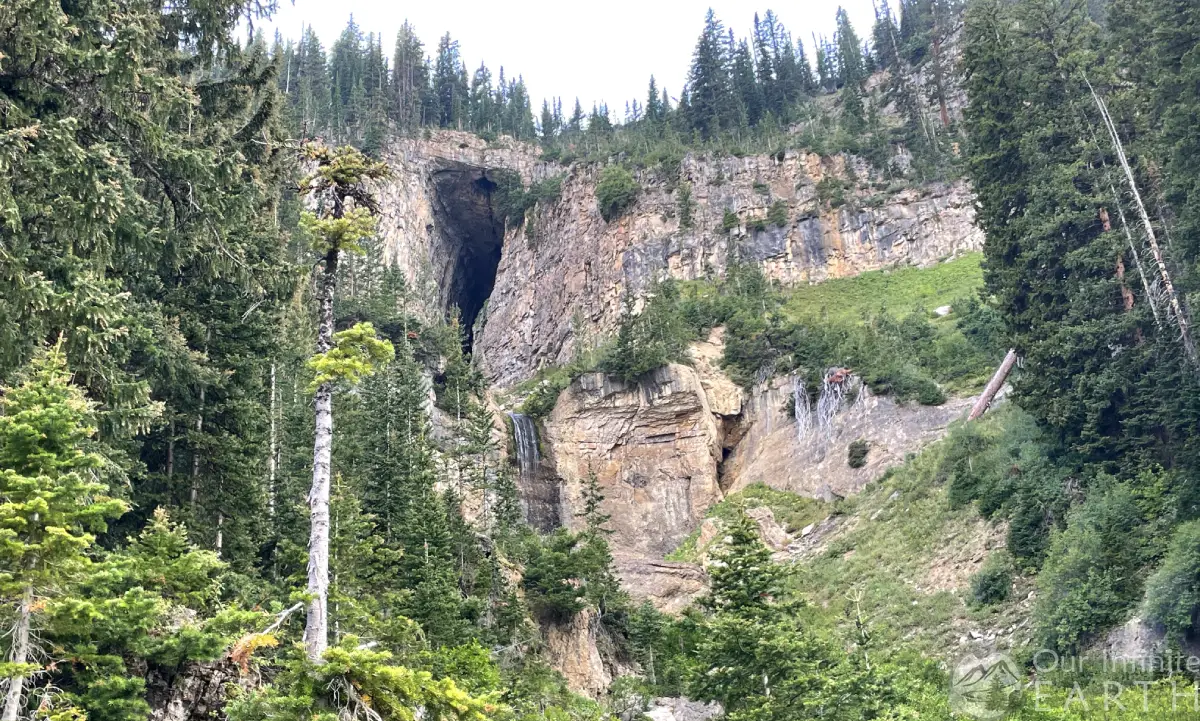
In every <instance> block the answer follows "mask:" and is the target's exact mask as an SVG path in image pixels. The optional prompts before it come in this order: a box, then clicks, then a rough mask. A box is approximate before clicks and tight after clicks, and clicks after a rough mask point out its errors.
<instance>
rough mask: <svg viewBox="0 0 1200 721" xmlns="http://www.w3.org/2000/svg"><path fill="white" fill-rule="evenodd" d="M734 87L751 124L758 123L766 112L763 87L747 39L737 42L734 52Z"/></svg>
mask: <svg viewBox="0 0 1200 721" xmlns="http://www.w3.org/2000/svg"><path fill="white" fill-rule="evenodd" d="M732 80H733V88H734V92H735V93H736V94H737V97H738V100H739V101H740V103H741V106H742V111H743V112H744V113H745V115H746V120H747V122H748V123H749V124H750V125H757V124H758V121H759V120H761V119H762V116H763V112H764V109H765V108H764V105H763V94H762V89H761V88H760V87H759V84H758V79H757V78H756V77H755V74H754V60H753V59H752V58H751V56H750V46H749V45H748V44H747V43H746V41H745V40H743V41H741V42H740V43H738V44H737V48H736V50H734V53H733V76H732Z"/></svg>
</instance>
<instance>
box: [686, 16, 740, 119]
mask: <svg viewBox="0 0 1200 721" xmlns="http://www.w3.org/2000/svg"><path fill="white" fill-rule="evenodd" d="M729 71H730V58H729V46H728V42H727V41H726V37H725V26H724V25H722V24H721V21H720V20H718V19H717V16H716V15H715V14H714V13H713V11H712V9H711V8H710V9H709V11H708V14H707V15H705V17H704V30H703V31H702V32H701V33H700V39H699V40H698V41H697V42H696V50H695V52H694V53H693V55H692V66H691V70H689V72H688V104H689V105H688V115H689V121H690V123H691V125H692V127H693V128H695V129H696V130H698V131H700V133H701V135H703V136H705V137H712V136H715V135H717V134H718V133H719V132H720V131H721V130H723V129H726V128H730V127H733V126H734V125H735V120H734V118H735V114H736V112H737V100H736V98H735V96H734V92H733V87H732V82H731V80H730V75H729Z"/></svg>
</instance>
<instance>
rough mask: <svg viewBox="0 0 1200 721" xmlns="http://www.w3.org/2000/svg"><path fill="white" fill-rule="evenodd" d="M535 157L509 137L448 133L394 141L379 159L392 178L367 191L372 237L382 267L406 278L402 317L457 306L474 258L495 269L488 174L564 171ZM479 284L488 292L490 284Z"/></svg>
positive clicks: (496, 242) (529, 175)
mask: <svg viewBox="0 0 1200 721" xmlns="http://www.w3.org/2000/svg"><path fill="white" fill-rule="evenodd" d="M540 154H541V150H540V149H539V148H538V147H537V146H534V145H530V144H528V143H520V142H517V141H514V140H511V139H509V138H501V139H499V140H498V141H495V142H493V143H489V142H487V141H485V140H483V139H482V138H480V137H478V136H476V135H472V134H470V133H463V132H457V131H452V130H437V131H433V132H430V133H429V134H428V135H426V136H421V137H416V138H401V139H397V140H396V141H395V142H394V143H393V144H392V145H391V146H389V148H388V150H387V152H386V153H385V156H384V160H386V161H387V164H388V167H389V169H390V171H391V173H390V175H389V177H388V178H387V179H386V180H384V181H381V182H380V183H379V185H378V187H376V188H375V189H374V190H375V194H376V196H377V198H378V200H379V205H380V218H379V238H380V241H381V246H382V250H383V257H382V261H383V262H384V263H386V264H388V265H391V266H393V267H396V268H399V269H400V270H401V271H403V273H404V275H405V279H406V281H407V283H408V290H409V292H410V293H411V294H412V297H411V298H409V299H407V300H408V301H409V311H411V312H418V313H422V314H424V315H426V316H429V317H432V316H433V315H435V314H440V313H442V312H444V311H445V310H446V309H447V308H448V307H449V306H450V304H452V303H456V302H459V301H460V300H461V297H462V295H463V294H464V292H467V291H469V290H471V288H469V287H468V286H470V285H471V284H472V283H475V282H477V281H480V279H478V278H476V277H474V276H475V275H476V274H475V273H474V272H473V270H474V269H473V268H472V267H471V266H470V261H471V260H472V259H473V257H474V256H477V255H480V254H486V253H494V254H495V258H494V259H493V260H491V261H490V262H491V263H492V267H493V269H494V267H495V263H496V262H498V260H499V254H500V244H501V242H502V240H503V233H504V228H503V227H499V228H498V229H497V228H495V227H494V226H493V223H494V221H495V217H494V214H493V211H492V207H491V202H490V190H491V186H490V185H489V183H491V182H492V181H491V179H490V178H489V173H493V174H494V172H495V171H497V170H510V171H514V172H516V173H518V174H520V175H521V177H522V178H524V179H525V180H526V181H532V180H538V179H541V178H545V177H547V176H550V175H555V174H558V173H561V172H563V169H562V168H561V167H560V166H557V165H554V164H551V163H545V162H542V161H541V160H540V159H539V156H540ZM497 232H498V234H497ZM464 250H465V251H466V252H464ZM348 262H349V263H351V264H353V262H354V261H353V260H350V261H348ZM359 262H361V261H359ZM349 275H350V278H349V285H350V288H349V290H350V292H351V293H353V292H355V291H356V285H357V275H356V274H355V273H354V272H353V270H351V271H350V273H349ZM480 282H482V283H483V285H484V286H486V290H487V291H488V292H490V289H491V279H483V280H482V281H480ZM484 299H486V293H485V294H484Z"/></svg>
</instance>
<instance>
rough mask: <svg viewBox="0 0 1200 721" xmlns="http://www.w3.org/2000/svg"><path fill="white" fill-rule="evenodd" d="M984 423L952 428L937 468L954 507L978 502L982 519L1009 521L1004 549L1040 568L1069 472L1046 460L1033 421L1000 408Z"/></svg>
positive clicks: (1063, 505) (1062, 509) (1063, 504)
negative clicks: (1000, 518)
mask: <svg viewBox="0 0 1200 721" xmlns="http://www.w3.org/2000/svg"><path fill="white" fill-rule="evenodd" d="M988 416H989V417H988V418H987V421H986V422H985V423H964V424H959V425H956V426H954V427H952V429H951V432H950V436H949V438H948V439H947V440H946V449H945V453H944V455H943V457H942V459H941V460H940V462H939V466H938V477H939V478H940V479H943V480H946V481H949V487H948V498H949V500H950V502H951V503H953V504H955V505H963V504H966V503H970V502H972V501H977V502H978V508H979V511H980V512H981V513H982V514H983V515H984V516H985V517H989V518H990V517H993V516H997V515H999V516H1002V517H1007V518H1009V530H1008V548H1009V551H1010V552H1011V553H1012V555H1013V556H1015V557H1016V559H1017V560H1018V561H1019V562H1021V563H1023V564H1026V565H1031V566H1037V565H1040V563H1041V560H1042V558H1043V556H1044V555H1045V553H1046V549H1047V544H1048V542H1049V537H1050V532H1051V530H1053V529H1054V528H1055V527H1056V526H1058V525H1060V524H1061V523H1062V521H1063V520H1064V519H1065V516H1066V512H1067V507H1068V505H1069V503H1070V500H1069V498H1067V497H1066V495H1065V488H1066V487H1067V485H1068V480H1069V478H1070V475H1071V474H1070V473H1069V469H1064V468H1060V467H1058V466H1057V465H1055V464H1054V463H1052V462H1051V461H1050V460H1049V459H1048V455H1049V446H1048V444H1047V442H1046V439H1045V438H1044V437H1043V435H1042V433H1041V431H1040V430H1039V429H1038V426H1037V424H1036V423H1035V421H1034V419H1033V418H1032V417H1031V416H1030V415H1029V414H1027V413H1024V412H1022V411H1020V410H1018V409H1016V408H999V409H996V410H995V411H992V412H991V413H989V414H988Z"/></svg>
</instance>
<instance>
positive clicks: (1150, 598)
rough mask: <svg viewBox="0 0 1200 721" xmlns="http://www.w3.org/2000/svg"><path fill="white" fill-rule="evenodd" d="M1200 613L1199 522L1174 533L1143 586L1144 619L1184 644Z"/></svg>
mask: <svg viewBox="0 0 1200 721" xmlns="http://www.w3.org/2000/svg"><path fill="white" fill-rule="evenodd" d="M1197 609H1200V521H1190V522H1188V523H1185V524H1183V525H1181V526H1179V528H1177V529H1176V530H1175V535H1174V536H1172V538H1171V546H1170V548H1169V549H1168V550H1167V555H1166V557H1165V558H1163V561H1162V564H1161V565H1160V566H1159V567H1158V570H1156V571H1155V572H1154V575H1152V576H1151V577H1150V580H1149V581H1147V582H1146V603H1145V609H1144V612H1145V616H1146V618H1147V619H1148V620H1151V621H1155V622H1157V623H1161V624H1162V625H1163V626H1165V627H1166V629H1167V633H1168V634H1169V635H1170V636H1172V637H1173V638H1174V639H1175V640H1177V641H1183V640H1184V639H1185V638H1186V637H1187V636H1188V634H1190V633H1191V632H1192V631H1193V630H1194V628H1195V626H1196V611H1197Z"/></svg>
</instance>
